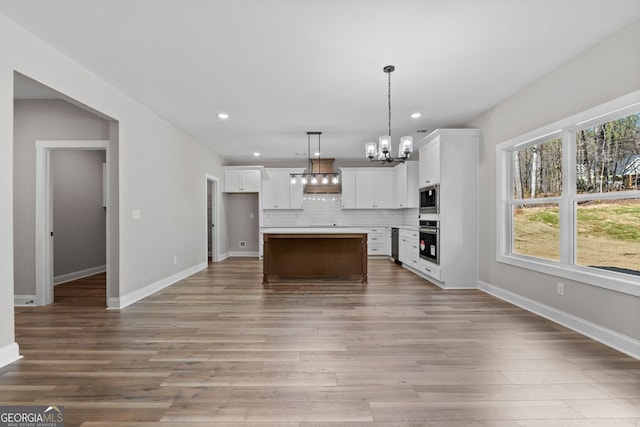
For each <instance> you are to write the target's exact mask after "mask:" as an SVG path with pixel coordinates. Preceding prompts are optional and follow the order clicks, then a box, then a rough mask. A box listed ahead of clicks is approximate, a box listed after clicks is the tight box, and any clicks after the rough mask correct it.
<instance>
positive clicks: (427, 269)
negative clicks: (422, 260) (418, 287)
mask: <svg viewBox="0 0 640 427" xmlns="http://www.w3.org/2000/svg"><path fill="white" fill-rule="evenodd" d="M423 268H424V269H425V270H426V271H428V272H429V273H431V269H429V268H427V267H423Z"/></svg>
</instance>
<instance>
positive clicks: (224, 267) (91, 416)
mask: <svg viewBox="0 0 640 427" xmlns="http://www.w3.org/2000/svg"><path fill="white" fill-rule="evenodd" d="M369 272H370V274H369V285H368V286H367V287H362V286H361V285H360V284H359V283H357V281H355V282H354V283H331V282H322V283H308V282H286V283H280V284H275V285H274V286H273V288H272V289H266V290H265V289H263V287H262V285H261V281H262V277H261V267H260V264H259V262H258V261H257V260H254V259H229V260H226V261H224V262H222V263H218V264H211V265H210V266H209V268H208V269H207V270H205V271H203V272H201V273H198V274H196V275H194V276H192V277H191V278H189V279H187V280H184V281H182V282H181V283H179V284H176V285H174V286H171V287H169V288H167V289H165V290H164V291H163V292H160V293H158V294H156V295H153V296H152V297H149V298H146V299H145V300H143V301H141V302H139V303H137V304H134V305H132V306H130V307H127V308H126V309H124V310H120V311H117V310H104V309H103V308H102V307H100V306H99V305H98V306H97V305H92V304H81V300H82V298H76V299H75V300H74V302H77V303H78V304H73V303H72V301H71V300H70V299H67V302H66V303H64V302H63V301H61V302H60V303H55V304H53V305H51V306H48V307H36V308H17V309H16V331H17V341H18V343H19V345H20V350H21V353H22V354H23V355H24V358H23V359H21V360H20V361H18V362H16V363H14V364H12V365H10V366H8V367H5V368H3V369H0V404H2V405H7V404H25V405H26V404H43V405H49V404H58V405H64V408H65V416H66V417H65V418H66V425H67V426H77V425H81V424H82V425H83V426H87V427H88V426H94V427H95V426H115V427H122V426H137V427H145V426H151V425H156V424H161V425H164V426H178V425H179V426H185V425H200V426H204V425H207V426H237V427H242V426H262V427H271V426H284V427H323V426H350V427H369V426H389V427H400V426H431V427H471V426H474V427H475V426H478V427H489V426H491V427H605V426H616V427H630V426H636V427H638V426H640V361H638V360H635V359H632V358H629V357H627V356H625V355H623V354H620V353H618V352H616V351H614V350H612V349H610V348H608V347H605V346H604V345H601V344H599V343H597V342H594V341H592V340H590V339H588V338H585V337H583V336H581V335H579V334H576V333H574V332H571V331H569V330H567V329H565V328H563V327H561V326H558V325H556V324H554V323H552V322H549V321H547V320H544V319H542V318H539V317H537V316H535V315H533V314H530V313H528V312H526V311H524V310H521V309H519V308H517V307H514V306H512V305H509V304H507V303H504V302H502V301H500V300H497V299H495V298H493V297H491V296H489V295H486V294H484V293H482V292H480V291H443V290H441V289H439V288H437V287H435V286H433V285H431V284H429V283H428V282H426V281H424V280H422V279H420V278H418V277H417V276H414V275H413V274H411V273H409V272H407V271H406V270H404V269H402V268H401V267H398V266H396V265H394V264H393V263H391V262H388V261H385V260H375V261H371V262H370V263H369ZM85 291H86V293H87V294H92V293H95V292H94V291H92V290H83V291H81V292H85ZM96 292H97V291H96ZM87 298H96V297H95V295H94V296H93V297H92V296H88V297H87Z"/></svg>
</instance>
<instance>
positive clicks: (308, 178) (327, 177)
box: [290, 132, 340, 185]
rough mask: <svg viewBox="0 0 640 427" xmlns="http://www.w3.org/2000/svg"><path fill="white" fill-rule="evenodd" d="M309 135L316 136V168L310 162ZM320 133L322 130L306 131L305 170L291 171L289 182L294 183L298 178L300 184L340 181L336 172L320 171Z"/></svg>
mask: <svg viewBox="0 0 640 427" xmlns="http://www.w3.org/2000/svg"><path fill="white" fill-rule="evenodd" d="M311 135H317V136H318V156H317V165H318V168H317V169H318V170H317V171H314V170H313V163H312V162H311ZM320 135H322V132H307V171H306V172H305V173H292V174H290V176H291V184H296V183H297V182H298V180H300V183H301V184H302V185H306V184H313V185H316V184H329V183H331V184H337V183H338V182H340V180H339V178H338V174H337V173H332V172H329V173H325V172H321V171H320V165H321V162H322V160H321V158H320Z"/></svg>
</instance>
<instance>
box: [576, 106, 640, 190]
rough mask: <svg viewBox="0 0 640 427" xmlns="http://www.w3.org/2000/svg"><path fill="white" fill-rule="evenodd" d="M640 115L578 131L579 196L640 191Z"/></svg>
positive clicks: (577, 173) (577, 182) (577, 169)
mask: <svg viewBox="0 0 640 427" xmlns="http://www.w3.org/2000/svg"><path fill="white" fill-rule="evenodd" d="M638 175H640V113H636V114H631V115H629V116H627V117H623V118H621V119H618V120H612V121H610V122H607V123H602V124H601V125H598V126H594V127H591V128H589V129H584V130H581V131H578V132H576V188H577V190H578V193H606V192H609V191H628V190H637V189H638Z"/></svg>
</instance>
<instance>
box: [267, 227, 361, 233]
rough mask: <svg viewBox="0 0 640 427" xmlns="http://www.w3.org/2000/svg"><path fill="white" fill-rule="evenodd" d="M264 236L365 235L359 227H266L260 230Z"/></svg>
mask: <svg viewBox="0 0 640 427" xmlns="http://www.w3.org/2000/svg"><path fill="white" fill-rule="evenodd" d="M260 232H261V233H265V234H341V233H349V234H351V233H357V234H362V233H366V232H367V230H366V229H365V228H361V227H266V228H261V229H260Z"/></svg>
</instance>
